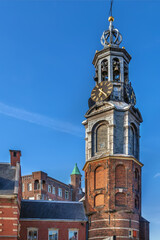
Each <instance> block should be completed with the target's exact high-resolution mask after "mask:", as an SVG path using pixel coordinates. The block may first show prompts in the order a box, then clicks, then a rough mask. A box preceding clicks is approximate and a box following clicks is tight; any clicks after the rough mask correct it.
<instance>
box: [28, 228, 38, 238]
mask: <svg viewBox="0 0 160 240" xmlns="http://www.w3.org/2000/svg"><path fill="white" fill-rule="evenodd" d="M29 231H36V232H37V239H36V240H38V228H36V227H28V228H27V240H35V238H32V239H30V238H29V236H28V234H29Z"/></svg>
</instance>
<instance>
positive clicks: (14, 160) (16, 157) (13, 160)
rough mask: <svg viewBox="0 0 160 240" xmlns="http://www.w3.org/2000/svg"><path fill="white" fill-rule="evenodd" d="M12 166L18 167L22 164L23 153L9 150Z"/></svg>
mask: <svg viewBox="0 0 160 240" xmlns="http://www.w3.org/2000/svg"><path fill="white" fill-rule="evenodd" d="M9 152H10V157H11V158H10V159H11V166H16V164H17V163H20V157H21V151H20V150H9Z"/></svg>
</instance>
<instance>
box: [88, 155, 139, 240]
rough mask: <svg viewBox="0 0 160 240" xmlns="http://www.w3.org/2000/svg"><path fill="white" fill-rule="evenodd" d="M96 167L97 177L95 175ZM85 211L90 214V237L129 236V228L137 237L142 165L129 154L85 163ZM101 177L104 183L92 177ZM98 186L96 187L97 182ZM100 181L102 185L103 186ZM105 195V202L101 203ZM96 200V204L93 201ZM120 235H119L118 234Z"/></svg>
mask: <svg viewBox="0 0 160 240" xmlns="http://www.w3.org/2000/svg"><path fill="white" fill-rule="evenodd" d="M97 169H100V170H101V171H102V169H103V173H102V172H101V171H98V176H99V178H97V177H96V174H97V173H96V171H97ZM135 169H138V172H139V179H138V184H139V189H137V179H135ZM85 178H86V179H85V182H86V184H87V188H86V201H85V206H86V213H87V215H88V216H89V222H90V226H89V238H92V237H97V238H98V237H100V236H101V237H102V236H105V237H107V236H114V235H116V236H117V239H118V240H120V239H122V236H124V237H125V239H127V238H126V237H127V236H128V237H129V230H136V231H137V239H138V237H139V217H140V214H141V167H140V166H139V164H137V163H136V162H134V161H133V160H132V159H131V158H130V159H129V158H127V159H125V157H124V159H122V158H121V159H115V158H113V157H112V158H110V157H108V158H106V159H99V160H96V161H91V162H90V163H88V164H87V165H86V166H85ZM98 179H99V181H101V182H104V183H105V184H104V185H103V184H101V183H98V184H96V185H95V181H98ZM97 185H98V186H100V187H101V188H98V189H97V188H96V186H97ZM102 185H103V186H102ZM136 196H138V198H139V209H136V208H135V198H136ZM103 199H104V203H103ZM95 203H96V204H95ZM118 236H120V237H121V238H118Z"/></svg>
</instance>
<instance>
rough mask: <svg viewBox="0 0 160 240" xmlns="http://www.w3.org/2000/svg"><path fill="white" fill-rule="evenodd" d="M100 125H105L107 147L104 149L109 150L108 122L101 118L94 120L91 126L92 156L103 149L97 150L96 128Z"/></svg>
mask: <svg viewBox="0 0 160 240" xmlns="http://www.w3.org/2000/svg"><path fill="white" fill-rule="evenodd" d="M102 125H106V126H107V134H106V135H107V148H106V149H105V151H109V140H110V136H109V122H108V121H107V120H101V121H98V122H96V123H95V124H94V125H93V127H92V156H95V155H97V154H99V153H102V152H103V151H104V150H102V151H97V130H98V128H99V127H100V126H102Z"/></svg>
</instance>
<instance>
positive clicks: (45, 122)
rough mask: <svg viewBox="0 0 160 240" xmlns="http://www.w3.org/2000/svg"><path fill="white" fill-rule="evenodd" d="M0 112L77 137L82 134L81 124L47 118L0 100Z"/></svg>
mask: <svg viewBox="0 0 160 240" xmlns="http://www.w3.org/2000/svg"><path fill="white" fill-rule="evenodd" d="M0 114H3V115H6V116H9V117H13V118H16V119H19V120H23V121H26V122H29V123H34V124H37V125H40V126H43V127H48V128H51V129H52V130H55V131H59V132H63V133H69V134H72V135H75V136H78V137H82V136H83V130H82V127H81V126H79V127H78V126H75V125H74V124H72V123H69V122H65V121H61V120H57V119H53V118H49V117H46V116H44V115H41V114H37V113H32V112H28V111H26V110H24V109H20V108H16V107H11V106H9V105H6V104H4V103H2V102H0Z"/></svg>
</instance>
